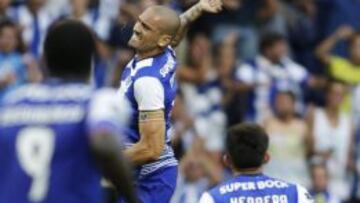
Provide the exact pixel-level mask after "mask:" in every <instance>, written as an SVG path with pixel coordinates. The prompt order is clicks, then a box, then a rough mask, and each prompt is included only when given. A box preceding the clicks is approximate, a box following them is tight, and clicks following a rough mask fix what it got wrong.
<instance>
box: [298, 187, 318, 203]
mask: <svg viewBox="0 0 360 203" xmlns="http://www.w3.org/2000/svg"><path fill="white" fill-rule="evenodd" d="M296 188H297V193H298V202H301V203H314V200H313V198H312V196H311V195H310V193H309V192H308V191H307V190H306V189H305V188H304V187H302V186H300V185H297V186H296Z"/></svg>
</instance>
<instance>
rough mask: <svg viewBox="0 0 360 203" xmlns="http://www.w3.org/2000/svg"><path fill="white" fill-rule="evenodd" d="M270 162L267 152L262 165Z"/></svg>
mask: <svg viewBox="0 0 360 203" xmlns="http://www.w3.org/2000/svg"><path fill="white" fill-rule="evenodd" d="M269 161H270V154H269V152H266V153H265V156H264V161H263V164H267V163H268V162H269Z"/></svg>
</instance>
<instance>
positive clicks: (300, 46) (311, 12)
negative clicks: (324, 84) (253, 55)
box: [287, 0, 323, 74]
mask: <svg viewBox="0 0 360 203" xmlns="http://www.w3.org/2000/svg"><path fill="white" fill-rule="evenodd" d="M287 12H288V13H287V16H289V17H288V19H287V21H288V29H289V35H288V36H289V44H290V46H291V49H292V54H293V57H294V60H295V61H297V62H298V63H300V64H301V65H303V66H304V67H305V68H307V70H308V71H309V72H311V73H315V74H322V73H323V71H322V69H321V68H319V65H318V63H317V61H316V58H315V55H314V53H313V50H314V48H315V46H316V44H317V41H318V36H317V32H316V31H317V24H316V23H317V22H316V14H317V12H318V8H317V5H316V2H315V0H294V1H293V3H292V4H289V6H288V11H287Z"/></svg>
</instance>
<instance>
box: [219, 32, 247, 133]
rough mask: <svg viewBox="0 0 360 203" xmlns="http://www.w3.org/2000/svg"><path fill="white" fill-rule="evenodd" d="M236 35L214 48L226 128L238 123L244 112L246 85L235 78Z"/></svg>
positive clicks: (231, 35)
mask: <svg viewBox="0 0 360 203" xmlns="http://www.w3.org/2000/svg"><path fill="white" fill-rule="evenodd" d="M237 39H238V36H237V34H236V33H229V34H228V35H227V36H226V37H224V40H223V41H222V42H221V43H220V44H218V45H216V46H215V47H214V54H213V55H214V57H213V58H214V65H215V67H216V69H217V72H218V75H219V79H220V83H221V88H222V92H223V99H222V105H223V108H224V111H225V113H226V117H227V126H232V125H235V124H237V123H240V122H241V121H242V120H243V116H244V112H245V104H246V103H245V99H244V97H245V96H246V94H245V91H246V89H247V86H246V85H243V84H241V83H239V82H238V81H237V80H236V78H235V70H236V65H237V64H238V63H239V60H238V59H237V58H236V42H237Z"/></svg>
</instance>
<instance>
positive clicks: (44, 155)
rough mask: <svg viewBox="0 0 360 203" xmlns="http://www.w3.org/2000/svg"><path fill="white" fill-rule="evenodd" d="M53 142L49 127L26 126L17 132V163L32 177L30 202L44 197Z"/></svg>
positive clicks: (53, 135) (29, 194)
mask: <svg viewBox="0 0 360 203" xmlns="http://www.w3.org/2000/svg"><path fill="white" fill-rule="evenodd" d="M54 144H55V134H54V132H53V131H52V130H51V129H49V128H44V127H28V128H24V129H22V130H21V131H20V132H19V134H18V137H17V140H16V150H17V153H18V159H19V163H20V165H21V167H22V169H23V170H24V171H25V172H26V174H27V175H29V176H30V177H31V178H32V183H31V186H30V191H29V193H28V198H29V200H30V201H31V202H40V201H42V200H43V199H44V198H45V197H46V194H47V191H48V184H49V177H50V163H51V159H52V155H53V153H54Z"/></svg>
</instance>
